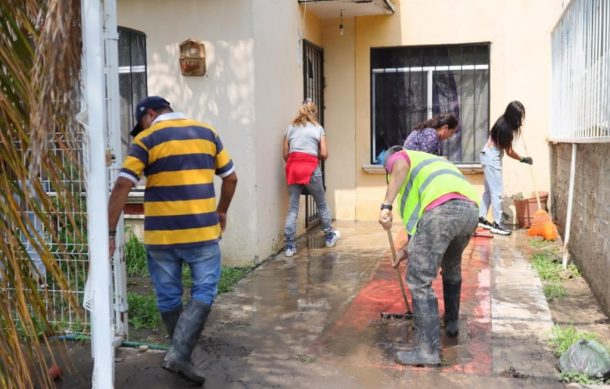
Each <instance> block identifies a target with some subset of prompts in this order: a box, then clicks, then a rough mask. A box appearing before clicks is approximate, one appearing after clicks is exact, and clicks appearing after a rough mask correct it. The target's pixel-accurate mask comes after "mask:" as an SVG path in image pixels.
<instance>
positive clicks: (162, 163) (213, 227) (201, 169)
mask: <svg viewBox="0 0 610 389" xmlns="http://www.w3.org/2000/svg"><path fill="white" fill-rule="evenodd" d="M234 170H235V169H234V167H233V161H232V160H231V157H230V156H229V153H228V152H227V150H226V149H224V147H223V145H222V142H221V141H220V137H219V136H218V133H217V132H216V130H215V129H214V128H213V127H212V126H210V125H208V124H205V123H201V122H197V121H194V120H188V119H186V118H185V117H184V115H183V114H182V113H179V112H172V113H166V114H163V115H159V116H158V117H157V119H156V120H155V121H154V122H153V124H152V126H151V127H149V128H148V129H146V130H144V131H142V132H141V133H140V134H138V136H136V138H135V139H134V142H133V144H132V145H131V148H130V150H129V153H128V155H127V157H126V158H125V161H124V162H123V167H122V168H121V172H120V174H119V176H120V177H124V178H127V179H129V180H131V181H133V182H134V183H137V182H138V180H139V178H140V175H141V174H142V173H144V175H145V176H146V190H145V192H144V244H145V245H146V246H147V247H148V248H168V247H191V246H197V245H205V244H210V243H214V242H217V241H218V239H219V237H220V224H219V223H218V214H217V213H216V195H215V192H214V175H218V176H220V177H226V176H228V175H229V174H231V173H233V171H234Z"/></svg>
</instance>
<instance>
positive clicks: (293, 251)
mask: <svg viewBox="0 0 610 389" xmlns="http://www.w3.org/2000/svg"><path fill="white" fill-rule="evenodd" d="M296 253H297V246H286V251H284V255H285V256H287V257H292V256H293V255H294V254H296Z"/></svg>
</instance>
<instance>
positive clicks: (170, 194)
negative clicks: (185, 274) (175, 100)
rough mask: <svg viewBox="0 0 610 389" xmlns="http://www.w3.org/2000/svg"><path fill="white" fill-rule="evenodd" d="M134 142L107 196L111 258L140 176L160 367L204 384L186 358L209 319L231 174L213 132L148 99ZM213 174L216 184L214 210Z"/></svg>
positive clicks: (138, 116)
mask: <svg viewBox="0 0 610 389" xmlns="http://www.w3.org/2000/svg"><path fill="white" fill-rule="evenodd" d="M135 119H136V126H135V127H134V129H133V130H132V131H131V135H132V136H134V137H135V139H134V141H133V144H132V145H131V148H130V150H129V153H128V155H127V157H126V158H125V161H124V162H123V167H122V168H121V171H120V173H119V177H118V179H117V181H116V183H115V186H114V188H113V189H112V193H111V195H110V204H109V208H108V219H109V220H108V224H109V228H110V231H109V234H110V253H112V252H114V249H115V243H114V235H115V233H116V230H115V229H116V225H117V223H118V220H119V217H120V214H121V212H122V211H123V208H124V207H125V203H126V201H127V197H128V194H129V192H130V190H131V189H132V187H133V186H134V185H136V184H137V183H138V181H139V179H140V176H141V175H142V174H144V175H145V176H146V190H145V192H144V217H145V218H144V245H145V247H146V253H147V260H148V269H149V273H150V276H151V279H152V283H153V285H154V288H155V292H156V295H157V307H158V309H159V311H160V312H161V317H162V318H163V322H164V323H165V326H166V328H167V331H168V333H169V336H170V338H171V342H172V346H171V348H170V351H169V352H168V353H167V355H166V356H165V359H164V361H163V367H164V368H165V369H167V370H170V371H172V372H175V373H179V374H181V375H183V376H185V377H186V378H188V379H190V380H192V381H195V382H198V383H203V382H204V381H205V377H204V376H203V374H201V373H200V372H198V371H197V370H196V369H195V367H194V366H193V364H192V360H191V354H192V351H193V349H194V347H195V345H196V344H197V340H198V339H199V335H200V333H201V330H202V329H203V326H204V325H205V322H206V320H207V317H208V315H209V313H210V310H211V306H212V304H213V302H214V297H215V296H216V292H217V285H218V280H219V278H220V248H219V245H218V242H219V240H220V235H221V233H222V231H224V229H225V227H226V220H227V210H228V208H229V204H230V203H231V199H232V198H233V193H234V192H235V187H236V185H237V175H236V174H235V168H234V167H233V161H232V160H231V157H230V156H229V153H228V152H227V150H226V149H225V148H224V147H223V145H222V142H221V141H220V137H219V136H218V133H217V132H216V130H215V129H214V128H213V127H212V126H210V125H208V124H205V123H200V122H197V121H194V120H189V119H187V118H186V117H185V116H184V114H182V113H180V112H173V110H172V108H171V106H170V103H169V102H168V101H167V100H165V99H164V98H162V97H159V96H149V97H147V98H145V99H144V100H142V101H141V102H140V103H138V105H137V107H136V112H135ZM214 175H218V176H220V177H221V178H222V186H221V190H220V201H219V202H218V205H216V196H215V192H214V182H213V181H214ZM183 263H186V264H188V265H189V267H190V269H191V276H192V281H193V286H192V289H191V301H190V302H189V304H188V306H187V307H186V308H185V309H184V310H183V309H182V290H183V285H182V277H181V274H182V264H183Z"/></svg>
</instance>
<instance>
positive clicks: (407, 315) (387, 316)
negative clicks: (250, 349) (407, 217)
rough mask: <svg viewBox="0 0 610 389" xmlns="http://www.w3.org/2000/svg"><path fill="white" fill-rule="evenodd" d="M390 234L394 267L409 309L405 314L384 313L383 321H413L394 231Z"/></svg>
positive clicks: (390, 231) (389, 231)
mask: <svg viewBox="0 0 610 389" xmlns="http://www.w3.org/2000/svg"><path fill="white" fill-rule="evenodd" d="M386 231H387V232H388V240H389V241H390V250H391V251H392V267H394V269H396V275H397V276H398V283H399V284H400V292H401V293H402V299H403V300H404V302H405V308H406V309H407V310H406V311H405V312H404V313H403V312H399V313H395V312H382V313H381V318H382V319H413V312H411V306H410V305H409V300H407V293H406V292H405V285H404V284H403V282H402V276H401V275H400V269H399V268H398V266H397V265H398V259H397V258H396V248H395V247H394V238H393V237H392V230H391V229H388V230H386Z"/></svg>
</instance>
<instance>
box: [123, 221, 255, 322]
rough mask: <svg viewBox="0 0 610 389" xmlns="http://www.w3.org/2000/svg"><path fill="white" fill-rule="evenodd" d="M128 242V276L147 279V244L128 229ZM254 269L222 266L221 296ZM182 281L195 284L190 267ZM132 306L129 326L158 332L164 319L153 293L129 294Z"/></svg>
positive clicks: (188, 285)
mask: <svg viewBox="0 0 610 389" xmlns="http://www.w3.org/2000/svg"><path fill="white" fill-rule="evenodd" d="M126 236H128V237H129V238H128V240H127V241H126V242H125V259H126V265H127V276H128V277H147V276H148V267H147V265H146V249H145V248H144V244H143V243H142V242H140V240H139V239H138V238H137V237H136V236H135V234H133V232H131V231H129V230H127V231H126ZM252 269H253V266H244V267H229V266H222V267H221V269H220V281H219V282H218V294H222V293H228V292H230V291H232V290H233V288H234V286H235V284H236V283H237V282H238V281H239V280H241V279H242V278H244V277H245V276H246V275H247V274H248V273H249V272H250V271H252ZM182 282H183V284H184V287H185V288H190V287H192V285H193V282H192V280H191V271H190V268H189V267H188V266H183V267H182ZM127 300H128V303H129V324H130V325H131V326H132V327H133V328H135V329H136V330H138V329H142V328H149V329H155V328H159V326H160V325H161V316H160V315H159V312H158V311H157V305H156V298H155V296H154V294H153V293H149V294H146V295H142V294H140V293H134V292H129V293H127Z"/></svg>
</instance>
